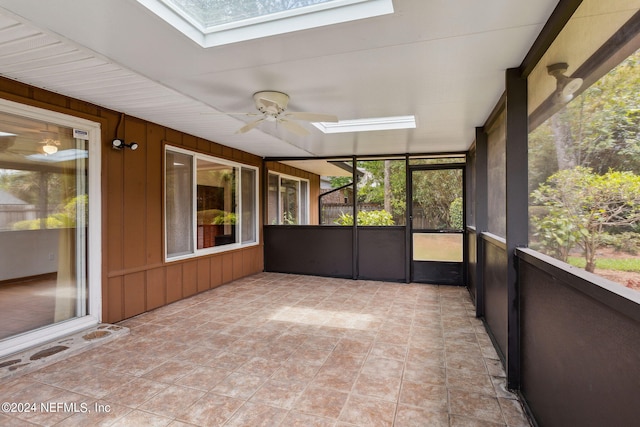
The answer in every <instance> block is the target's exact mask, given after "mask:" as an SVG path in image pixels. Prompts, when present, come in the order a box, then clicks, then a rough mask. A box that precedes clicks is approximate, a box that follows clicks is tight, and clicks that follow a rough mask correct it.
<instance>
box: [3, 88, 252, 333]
mask: <svg viewBox="0 0 640 427" xmlns="http://www.w3.org/2000/svg"><path fill="white" fill-rule="evenodd" d="M0 97H2V98H5V99H8V100H11V101H14V102H19V103H22V104H27V105H32V106H35V107H39V108H44V109H47V110H52V111H56V112H60V113H64V114H68V115H72V116H77V117H81V118H84V119H87V120H91V121H94V122H98V123H100V125H101V129H102V131H101V136H102V183H101V188H102V206H103V208H102V320H103V321H105V322H110V323H113V322H118V321H120V320H123V319H126V318H128V317H132V316H135V315H138V314H140V313H143V312H145V311H148V310H152V309H155V308H158V307H161V306H163V305H166V304H169V303H171V302H174V301H178V300H179V299H181V298H185V297H187V296H189V295H193V294H195V293H197V292H202V291H205V290H207V289H210V288H213V287H216V286H220V285H221V284H225V283H228V282H230V281H231V280H233V279H238V278H240V277H244V276H247V275H251V274H255V273H258V272H261V271H262V270H263V265H264V264H263V254H262V251H263V245H262V243H261V244H260V245H257V246H251V247H247V248H242V249H237V250H234V251H231V252H224V253H218V254H212V255H207V256H201V257H197V258H191V259H188V260H183V261H175V262H170V263H165V262H164V226H163V185H164V180H163V178H164V176H163V175H164V174H163V170H164V168H163V159H164V145H165V144H166V143H169V144H171V145H174V146H177V147H182V148H186V149H190V150H194V151H198V152H202V153H205V154H211V155H213V156H217V157H222V158H225V159H227V160H232V161H235V162H239V163H243V164H248V165H251V166H256V167H261V165H262V159H261V158H260V157H258V156H255V155H252V154H250V153H246V152H243V151H240V150H236V149H233V148H229V147H224V146H222V145H219V144H216V143H213V142H210V141H207V140H204V139H202V138H197V137H195V136H192V135H187V134H185V133H183V132H179V131H176V130H174V129H169V128H167V127H164V126H161V125H158V124H154V123H150V122H147V121H145V120H141V119H138V118H135V117H129V116H122V115H121V114H120V113H118V112H115V111H113V110H109V109H106V108H102V107H99V106H96V105H93V104H90V103H87V102H83V101H79V100H75V99H72V98H69V97H66V96H62V95H59V94H55V93H51V92H48V91H45V90H42V89H38V88H34V87H31V86H28V85H25V84H22V83H19V82H15V81H12V80H9V79H5V78H1V77H0ZM116 137H118V138H123V139H124V140H125V142H126V143H130V142H133V141H135V142H137V143H138V149H137V150H136V151H131V150H122V151H118V150H114V149H112V148H111V141H112V140H113V139H114V138H116ZM258 176H259V177H260V180H262V172H260V171H259V172H258ZM259 188H262V185H260V186H259ZM259 206H260V209H262V208H261V206H262V203H260V204H259ZM259 218H262V213H261V212H260V213H259ZM261 228H262V227H261V226H260V232H259V235H260V239H262V230H261ZM261 242H262V240H261Z"/></svg>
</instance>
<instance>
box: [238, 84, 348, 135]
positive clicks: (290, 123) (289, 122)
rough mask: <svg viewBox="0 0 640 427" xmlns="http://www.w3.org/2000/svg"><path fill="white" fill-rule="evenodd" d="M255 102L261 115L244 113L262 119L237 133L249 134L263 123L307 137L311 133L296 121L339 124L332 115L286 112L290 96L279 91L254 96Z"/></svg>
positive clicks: (262, 92)
mask: <svg viewBox="0 0 640 427" xmlns="http://www.w3.org/2000/svg"><path fill="white" fill-rule="evenodd" d="M253 100H254V102H255V104H256V108H257V109H258V111H259V112H260V113H244V114H246V115H248V116H253V115H262V117H261V118H259V119H257V120H254V121H252V122H249V123H247V124H246V125H244V126H243V127H241V128H240V129H238V130H237V131H236V133H245V132H249V131H250V130H251V129H253V128H255V127H256V126H258V125H259V124H260V123H262V122H275V123H276V124H280V125H282V127H284V128H285V129H287V130H289V131H291V132H293V133H295V134H296V135H300V136H305V135H308V134H309V131H308V130H307V129H305V128H304V127H302V126H301V125H300V124H298V123H296V122H295V121H294V120H302V121H306V122H337V121H338V118H337V117H336V116H334V115H331V114H318V113H304V112H293V111H286V110H287V105H288V104H289V95H287V94H286V93H283V92H277V91H270V90H267V91H260V92H256V93H254V94H253Z"/></svg>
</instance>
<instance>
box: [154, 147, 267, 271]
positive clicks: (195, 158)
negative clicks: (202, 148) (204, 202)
mask: <svg viewBox="0 0 640 427" xmlns="http://www.w3.org/2000/svg"><path fill="white" fill-rule="evenodd" d="M167 151H172V152H174V153H180V154H184V155H187V156H192V158H193V170H192V186H193V188H192V194H193V200H192V212H193V218H192V226H193V227H192V228H193V229H192V231H191V234H192V236H191V238H192V239H193V240H192V243H193V252H192V253H189V254H181V255H176V256H169V253H168V244H167V236H168V233H167V221H166V218H167V204H166V200H167V186H166V181H165V185H164V186H163V189H162V192H163V200H164V201H165V203H163V206H162V211H163V227H164V260H165V262H173V261H180V260H184V259H190V258H196V257H201V256H205V255H211V254H216V253H220V252H228V251H232V250H236V249H240V248H247V247H251V246H257V245H259V244H260V228H259V227H260V218H259V216H260V215H259V210H260V209H259V206H260V204H259V203H260V191H259V189H260V170H259V168H257V167H255V166H251V165H246V164H244V163H238V162H234V161H231V160H226V159H221V158H219V157H214V156H210V155H208V154H202V153H198V152H197V151H192V150H187V149H184V148H181V147H176V146H175V145H169V144H166V145H165V147H164V156H163V162H164V163H165V165H164V168H163V176H165V177H166V174H167V165H166V158H167ZM198 159H201V160H206V161H209V162H215V163H218V164H222V165H226V166H231V167H235V168H237V169H238V177H237V180H236V182H237V184H236V185H237V187H236V203H237V209H236V218H237V219H236V226H237V227H238V228H237V238H238V242H236V243H231V244H228V245H222V246H213V247H211V248H204V249H198V248H197V246H198V245H197V241H198V227H197V224H196V219H195V216H196V215H197V197H196V194H197V191H196V188H197V185H198V180H197V173H198V163H197V161H198ZM242 169H251V170H253V171H254V172H255V176H256V182H255V190H256V191H255V196H254V197H255V207H256V212H255V215H254V216H255V227H256V228H255V230H256V240H255V241H253V242H246V243H243V242H242V229H241V225H242V196H241V194H242Z"/></svg>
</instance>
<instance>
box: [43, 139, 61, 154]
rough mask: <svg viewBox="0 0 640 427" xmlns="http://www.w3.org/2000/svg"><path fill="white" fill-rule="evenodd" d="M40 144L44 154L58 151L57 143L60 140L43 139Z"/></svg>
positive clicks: (58, 143)
mask: <svg viewBox="0 0 640 427" xmlns="http://www.w3.org/2000/svg"><path fill="white" fill-rule="evenodd" d="M40 144H44V145H43V146H42V151H44V154H46V155H50V154H56V153H57V152H58V145H60V141H55V140H53V139H45V140H44V141H41V142H40Z"/></svg>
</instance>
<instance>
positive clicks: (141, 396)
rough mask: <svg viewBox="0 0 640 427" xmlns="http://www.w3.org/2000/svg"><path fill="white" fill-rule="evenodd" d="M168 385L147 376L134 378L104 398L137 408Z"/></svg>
mask: <svg viewBox="0 0 640 427" xmlns="http://www.w3.org/2000/svg"><path fill="white" fill-rule="evenodd" d="M167 387H169V385H168V384H165V383H161V382H157V381H151V380H148V379H145V378H134V379H133V380H131V382H129V383H127V384H125V385H122V386H120V387H118V388H116V389H115V390H113V391H112V392H111V393H109V394H107V395H106V396H105V397H104V400H106V401H108V402H113V403H119V404H121V405H125V406H128V407H130V408H137V407H138V406H140V405H142V404H143V403H144V402H146V401H147V400H149V399H151V398H152V397H153V396H155V395H156V394H158V393H160V392H161V391H162V390H164V389H166V388H167Z"/></svg>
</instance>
